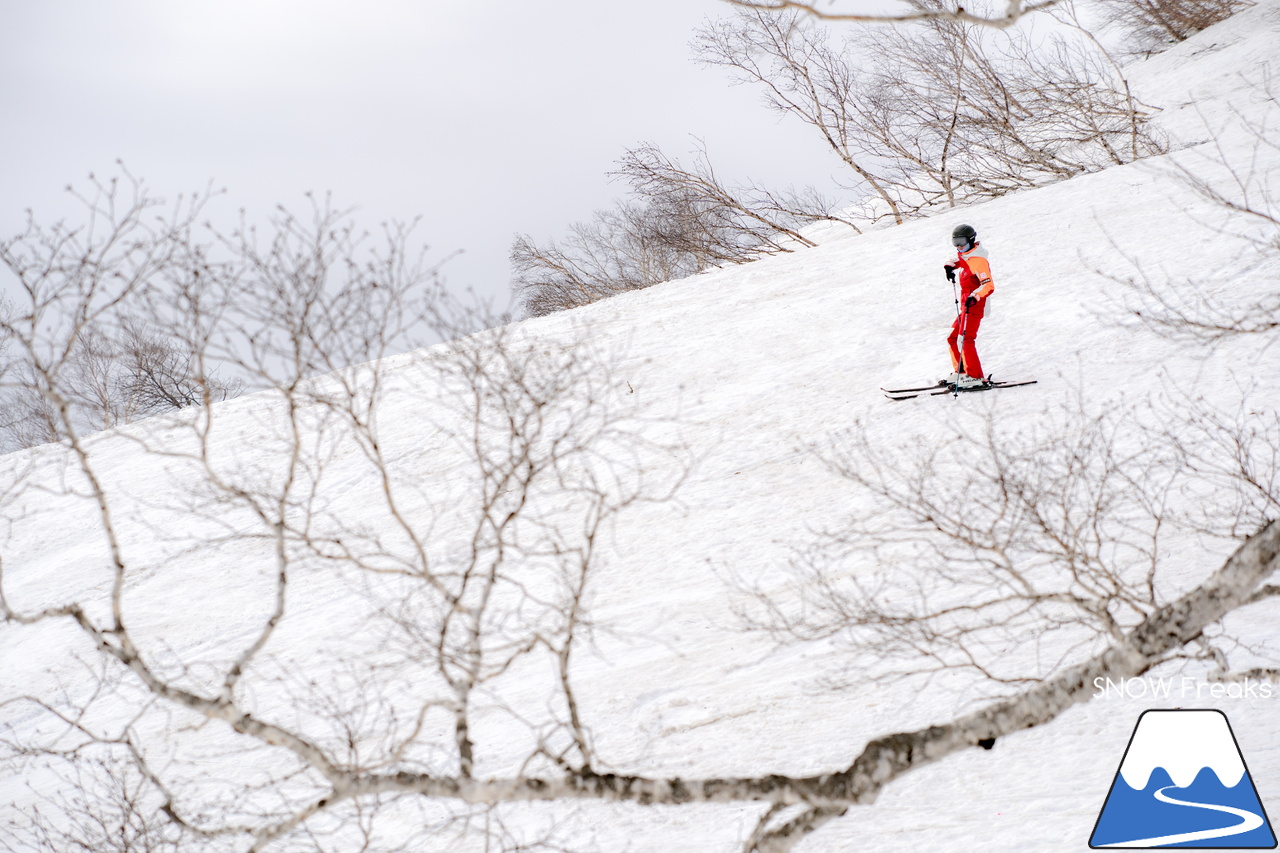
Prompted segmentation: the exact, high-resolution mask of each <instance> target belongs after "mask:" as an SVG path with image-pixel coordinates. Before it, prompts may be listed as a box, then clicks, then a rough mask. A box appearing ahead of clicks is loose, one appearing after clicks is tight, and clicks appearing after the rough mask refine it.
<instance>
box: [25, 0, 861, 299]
mask: <svg viewBox="0 0 1280 853" xmlns="http://www.w3.org/2000/svg"><path fill="white" fill-rule="evenodd" d="M729 13H730V7H729V6H728V5H727V4H725V3H723V2H721V0H631V2H628V1H627V0H545V2H538V0H504V2H501V3H495V2H483V0H453V1H452V2H450V1H449V0H359V2H356V0H345V2H343V0H216V2H211V0H182V2H174V0H111V2H100V0H39V2H32V0H0V20H3V26H2V27H0V31H2V32H3V35H2V36H0V39H2V41H0V44H2V45H3V49H2V50H0V117H2V118H0V123H2V125H3V128H4V132H3V133H0V235H3V236H5V237H8V236H10V235H12V234H13V233H15V232H16V231H17V230H18V229H19V228H21V226H22V224H23V221H24V213H23V211H24V210H25V209H27V208H32V209H34V211H35V212H36V215H37V218H38V219H39V220H40V221H42V222H50V221H52V220H54V219H56V218H58V217H59V216H61V215H64V214H65V213H67V211H68V210H69V209H70V208H69V207H68V201H67V199H66V196H65V194H64V193H63V188H64V187H65V186H66V185H67V184H68V183H76V184H78V185H83V184H84V183H85V177H86V176H87V175H88V173H90V172H96V173H97V174H99V175H106V174H111V173H113V170H114V168H115V166H114V163H115V161H116V159H117V158H119V159H122V160H123V161H124V162H125V164H126V165H127V166H128V168H129V170H130V171H131V172H132V173H133V174H135V175H138V176H140V177H143V178H145V179H146V181H147V182H148V184H149V185H150V186H151V187H152V188H153V190H154V191H155V192H156V193H157V194H158V195H161V196H166V197H172V196H174V195H176V194H178V193H180V192H183V191H188V192H189V191H191V190H196V189H202V188H203V187H204V186H205V185H206V184H207V183H208V182H209V181H210V180H212V181H214V182H215V185H216V186H218V187H225V188H226V189H227V190H228V194H227V196H226V197H225V198H224V199H223V200H222V201H220V202H219V205H218V207H217V208H216V209H215V211H214V212H215V214H216V217H215V219H216V221H224V222H226V223H227V224H230V222H231V221H232V220H233V218H234V216H235V212H236V210H237V209H238V208H241V207H243V208H246V209H247V210H249V211H250V213H251V214H256V213H265V212H267V211H268V210H270V209H271V208H272V207H274V205H276V204H277V203H284V204H286V205H287V206H290V207H291V208H293V209H296V210H302V209H304V207H305V199H304V197H303V193H305V192H306V191H308V190H311V191H316V192H324V191H332V192H333V195H334V200H335V202H336V203H337V204H338V205H340V206H352V205H354V206H358V207H359V209H360V211H361V214H360V221H361V222H362V224H364V225H366V226H367V227H373V226H375V225H376V224H377V223H378V222H379V221H382V220H384V219H402V220H403V219H410V218H412V217H414V216H417V215H421V216H422V217H423V224H422V226H421V228H420V229H419V232H418V233H419V234H420V236H421V237H422V238H423V239H424V240H425V241H426V242H427V243H429V244H430V245H431V246H432V247H433V249H434V250H435V251H434V252H433V257H435V258H437V259H439V258H443V257H444V256H445V255H447V254H449V253H451V252H454V251H456V250H463V251H464V254H463V255H462V256H460V257H458V258H456V259H454V260H453V261H451V262H450V263H449V264H448V265H447V266H446V268H445V270H446V274H447V277H448V279H449V280H450V282H451V283H453V284H455V285H458V286H471V287H474V288H475V289H476V290H477V291H480V292H483V293H488V294H495V295H499V297H500V299H501V300H502V301H505V298H506V293H507V286H508V278H509V274H508V263H507V253H508V250H509V248H510V245H511V240H512V237H513V236H514V234H515V233H517V232H524V233H529V234H531V235H532V236H534V237H535V238H536V239H539V240H545V239H547V238H552V237H557V236H559V235H560V234H562V233H563V232H564V229H565V228H566V226H567V225H569V224H570V223H571V222H573V221H577V220H582V219H586V218H588V217H589V216H590V214H591V212H592V211H593V210H595V209H598V208H602V207H606V206H608V205H609V204H610V203H611V200H612V199H614V198H616V197H619V196H621V195H622V194H623V193H624V191H625V188H624V186H623V185H621V184H617V183H610V182H609V181H608V179H607V178H606V175H605V173H606V172H608V171H609V170H610V169H611V168H612V167H613V165H614V163H615V161H616V160H617V158H618V157H619V156H620V155H621V153H622V150H623V149H624V148H625V147H627V146H630V145H635V144H637V143H639V142H643V141H654V142H656V143H658V144H659V145H661V146H662V147H663V149H664V150H665V151H667V152H668V153H669V154H671V155H673V156H678V157H681V158H685V157H686V155H687V153H688V151H689V150H690V149H691V148H692V147H693V144H694V141H693V138H692V137H693V136H697V137H701V138H703V139H705V140H706V142H707V144H708V147H709V149H710V153H711V156H712V159H713V162H714V163H715V164H716V166H717V169H718V170H719V171H720V172H721V174H722V176H724V177H725V178H726V179H730V180H738V179H745V178H748V177H750V178H753V179H756V180H759V181H761V182H763V183H766V184H768V185H771V186H779V187H782V186H786V185H790V184H793V183H794V184H805V183H823V182H825V179H826V177H827V176H828V175H829V174H830V173H831V172H832V171H833V170H834V169H835V168H836V164H835V163H834V161H833V160H832V159H831V158H830V157H829V155H827V154H825V152H824V151H823V149H822V146H821V144H820V143H818V142H817V141H815V140H814V139H811V138H810V136H809V134H808V133H806V130H807V128H804V127H802V126H800V125H798V124H792V123H791V122H779V120H778V117H777V116H776V115H775V114H773V113H771V112H769V111H768V110H766V109H765V108H764V107H763V106H762V105H761V101H760V97H761V96H760V93H759V92H758V91H756V90H754V89H750V88H746V87H734V86H731V85H729V81H728V79H727V78H726V77H725V76H724V75H723V74H722V73H721V72H719V71H716V70H713V69H707V68H701V67H699V66H697V65H695V64H694V63H693V62H692V61H691V51H690V49H689V42H690V40H691V38H692V35H693V31H694V29H695V28H696V27H697V26H698V25H699V24H700V23H701V22H702V21H703V20H705V19H706V18H707V17H709V16H718V15H726V14H729ZM219 217H225V219H220V218H219Z"/></svg>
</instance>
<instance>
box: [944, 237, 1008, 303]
mask: <svg viewBox="0 0 1280 853" xmlns="http://www.w3.org/2000/svg"><path fill="white" fill-rule="evenodd" d="M947 266H950V267H955V269H956V272H957V273H958V278H959V284H960V301H961V302H964V300H966V299H968V298H969V297H970V296H976V297H978V298H979V299H986V298H987V297H988V296H990V295H991V294H992V293H995V290H996V285H995V282H993V281H992V280H991V262H990V261H989V260H987V250H986V249H984V248H982V244H981V243H975V244H974V246H973V248H972V249H970V250H969V251H967V252H961V251H957V252H956V259H955V260H954V261H947Z"/></svg>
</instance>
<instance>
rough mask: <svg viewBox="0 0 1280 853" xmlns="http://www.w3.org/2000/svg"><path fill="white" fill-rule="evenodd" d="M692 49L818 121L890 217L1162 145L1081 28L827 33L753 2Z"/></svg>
mask: <svg viewBox="0 0 1280 853" xmlns="http://www.w3.org/2000/svg"><path fill="white" fill-rule="evenodd" d="M917 5H919V7H920V8H922V9H931V8H935V7H936V4H933V3H929V2H920V3H918V4H917ZM696 49H697V51H698V55H699V58H700V59H701V60H702V61H703V62H705V63H707V64H709V65H713V66H718V67H724V68H726V69H728V70H729V71H730V72H731V73H732V74H733V75H735V77H737V78H738V79H741V80H744V81H749V82H753V83H756V84H758V85H760V86H762V88H763V89H764V90H765V92H766V98H767V102H768V103H769V105H770V106H771V107H772V108H774V109H776V110H778V111H780V112H784V113H787V114H791V115H794V116H796V117H798V118H800V119H801V120H802V121H804V122H805V123H807V124H809V125H810V126H812V127H813V128H814V129H815V130H817V131H818V132H819V133H820V134H821V136H822V138H823V140H824V141H825V142H826V144H827V146H828V147H829V148H830V149H831V150H833V151H834V152H835V153H836V154H837V155H838V156H839V157H840V159H841V160H842V161H843V162H844V163H845V164H846V165H847V166H848V167H849V168H850V169H851V170H852V171H853V172H854V173H855V174H856V175H857V178H858V180H859V181H860V182H862V183H864V184H865V185H866V187H868V188H869V191H870V193H871V195H872V197H874V198H875V199H876V200H877V201H878V203H879V204H881V205H882V206H883V210H882V211H880V215H882V216H884V217H887V218H891V219H892V221H893V222H894V223H898V224H900V223H901V222H902V221H904V219H905V218H907V217H909V216H918V215H921V214H922V213H927V212H929V211H931V210H933V209H936V208H938V207H942V206H945V207H955V206H957V205H959V204H964V203H970V202H974V201H980V200H983V199H989V198H994V197H997V196H1000V195H1003V194H1006V193H1009V192H1014V191H1017V190H1019V189H1025V188H1028V187H1033V186H1039V185H1041V184H1045V183H1049V182H1052V181H1057V180H1063V179H1066V178H1070V177H1073V176H1075V175H1079V174H1081V173H1083V172H1087V171H1095V170H1097V169H1100V168H1105V167H1106V166H1110V165H1116V164H1119V163H1126V162H1130V161H1132V160H1135V159H1138V158H1141V157H1145V156H1148V155H1150V154H1153V153H1158V152H1160V151H1161V150H1163V149H1162V145H1161V143H1160V142H1159V141H1158V140H1156V139H1155V138H1153V136H1152V134H1151V133H1150V131H1149V130H1148V128H1147V126H1146V122H1147V119H1148V118H1149V116H1150V113H1151V110H1150V109H1149V108H1146V107H1144V106H1143V105H1141V104H1139V103H1138V102H1137V101H1136V100H1135V99H1134V98H1133V96H1132V95H1131V94H1130V93H1129V91H1128V86H1127V83H1125V81H1124V79H1123V76H1122V75H1121V74H1120V73H1119V67H1118V65H1116V64H1115V63H1114V62H1112V61H1110V59H1109V58H1108V57H1107V56H1106V54H1105V53H1104V52H1102V51H1101V48H1100V45H1098V44H1097V42H1096V41H1093V40H1090V39H1089V38H1087V37H1078V38H1073V39H1068V38H1065V37H1055V38H1054V39H1052V40H1051V45H1050V47H1048V48H1044V47H1034V46H1033V45H1032V43H1031V41H1030V40H1029V38H1028V37H1027V36H1025V35H1021V34H1017V33H1012V34H1003V33H1001V34H994V35H993V34H990V33H989V32H986V31H984V28H982V27H978V26H974V25H970V24H965V23H961V22H958V21H956V20H953V19H951V18H948V17H945V16H943V17H930V18H927V19H925V20H924V21H923V22H921V23H917V24H912V25H910V26H902V27H894V28H890V29H888V30H887V31H877V32H875V33H873V34H872V33H860V34H856V35H854V36H852V37H849V38H847V39H845V41H844V43H843V45H842V46H840V47H836V46H834V45H833V43H832V42H831V39H830V37H829V35H828V34H827V33H826V32H825V31H823V30H821V29H820V28H817V27H814V26H812V25H810V24H808V23H807V22H806V21H804V20H803V19H802V18H801V17H799V16H798V15H795V14H792V15H789V16H787V15H784V16H777V15H770V14H766V13H764V12H754V13H744V14H741V15H739V16H738V17H737V18H736V19H732V20H725V21H719V22H714V23H711V24H709V25H707V26H706V27H705V28H704V29H703V30H702V31H701V32H700V33H699V36H698V41H697V43H696Z"/></svg>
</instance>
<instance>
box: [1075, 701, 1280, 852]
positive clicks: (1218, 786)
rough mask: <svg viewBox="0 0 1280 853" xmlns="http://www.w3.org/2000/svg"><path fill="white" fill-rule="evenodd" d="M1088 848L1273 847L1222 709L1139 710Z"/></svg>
mask: <svg viewBox="0 0 1280 853" xmlns="http://www.w3.org/2000/svg"><path fill="white" fill-rule="evenodd" d="M1089 846H1090V847H1091V848H1094V849H1117V848H1128V849H1147V850H1150V849H1155V848H1164V847H1183V848H1188V847H1193V848H1197V849H1205V848H1219V849H1230V850H1273V849H1275V847H1276V836H1275V833H1274V832H1272V830H1271V822H1270V821H1268V820H1267V813H1266V811H1264V810H1263V808H1262V801H1261V800H1259V799H1258V791H1257V789H1256V788H1254V786H1253V779H1252V778H1251V777H1250V776H1249V769H1248V768H1247V767H1245V764H1244V756H1243V755H1242V754H1241V752H1240V745H1239V744H1238V743H1237V742H1236V737H1235V734H1233V733H1232V731H1231V724H1230V723H1228V722H1227V715H1226V714H1224V713H1222V712H1221V711H1183V710H1178V711H1146V712H1144V713H1143V714H1142V716H1141V717H1139V718H1138V725H1137V726H1135V727H1134V730H1133V736H1132V737H1131V738H1129V746H1128V747H1127V748H1126V749H1125V752H1124V758H1123V759H1122V760H1121V761H1120V769H1119V770H1118V771H1116V778H1115V779H1114V781H1112V783H1111V791H1110V792H1109V793H1108V794H1107V801H1106V802H1105V803H1104V804H1103V806H1102V812H1101V814H1099V815H1098V822H1097V824H1096V825H1095V826H1094V828H1093V835H1092V837H1090V839H1089Z"/></svg>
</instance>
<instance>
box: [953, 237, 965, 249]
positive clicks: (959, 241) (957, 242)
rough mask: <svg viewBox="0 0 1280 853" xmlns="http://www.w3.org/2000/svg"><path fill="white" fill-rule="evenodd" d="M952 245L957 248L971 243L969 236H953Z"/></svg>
mask: <svg viewBox="0 0 1280 853" xmlns="http://www.w3.org/2000/svg"><path fill="white" fill-rule="evenodd" d="M951 245H953V246H955V247H956V248H960V247H961V246H967V245H969V238H968V237H952V238H951Z"/></svg>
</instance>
